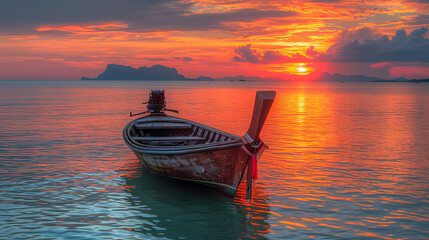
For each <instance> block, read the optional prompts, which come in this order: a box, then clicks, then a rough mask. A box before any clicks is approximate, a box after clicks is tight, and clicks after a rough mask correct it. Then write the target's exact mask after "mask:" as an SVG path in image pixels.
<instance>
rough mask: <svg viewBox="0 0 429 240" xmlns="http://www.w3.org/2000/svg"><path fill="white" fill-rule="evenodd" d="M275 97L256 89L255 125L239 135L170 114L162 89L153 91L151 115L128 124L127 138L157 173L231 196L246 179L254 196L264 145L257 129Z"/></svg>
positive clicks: (150, 168) (248, 191)
mask: <svg viewBox="0 0 429 240" xmlns="http://www.w3.org/2000/svg"><path fill="white" fill-rule="evenodd" d="M274 96H275V92H258V93H257V96H256V99H255V108H254V113H253V117H252V122H251V126H250V128H249V130H248V132H247V133H246V134H245V135H244V136H243V137H240V136H238V135H234V134H231V133H227V132H224V131H221V130H218V129H215V128H211V127H209V126H205V125H203V124H200V123H196V122H193V121H190V120H186V119H182V118H177V117H172V116H168V115H166V114H165V113H163V112H161V110H162V109H164V108H165V102H164V92H163V91H152V93H151V94H150V99H149V104H148V111H149V112H150V115H147V116H144V117H141V118H138V119H136V120H134V121H132V122H130V123H129V124H127V126H125V128H124V131H123V138H124V141H125V143H126V144H127V145H128V146H129V147H130V148H131V150H132V151H133V152H134V153H135V155H136V156H137V157H138V159H139V160H140V161H141V163H142V164H143V166H145V167H146V168H148V169H149V170H151V171H153V172H155V173H158V174H161V175H164V176H167V177H170V178H176V179H181V180H187V181H192V182H196V183H199V184H203V185H207V186H210V187H212V188H215V189H217V190H219V191H220V192H222V193H223V194H225V195H227V196H231V197H233V196H234V195H235V193H236V191H237V188H238V186H239V185H240V183H241V182H243V181H244V179H246V178H247V179H249V180H250V181H247V187H246V188H247V190H246V191H247V193H246V196H248V198H249V199H250V195H251V188H252V179H256V176H257V168H256V163H257V161H258V159H259V157H260V156H261V154H262V152H263V150H264V147H265V145H264V143H263V142H262V141H261V140H260V139H259V132H260V131H261V129H262V126H263V123H264V121H265V118H266V116H267V114H268V111H269V108H270V107H271V104H272V101H273V100H274ZM143 113H145V112H143ZM143 113H139V114H143ZM135 115H138V114H134V115H133V114H132V113H130V116H135ZM247 169H248V170H247Z"/></svg>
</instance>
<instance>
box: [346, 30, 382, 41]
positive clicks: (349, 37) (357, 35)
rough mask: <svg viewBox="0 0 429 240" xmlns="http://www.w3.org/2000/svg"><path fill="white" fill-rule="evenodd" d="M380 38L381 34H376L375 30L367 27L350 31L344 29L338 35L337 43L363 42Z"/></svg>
mask: <svg viewBox="0 0 429 240" xmlns="http://www.w3.org/2000/svg"><path fill="white" fill-rule="evenodd" d="M380 37H382V35H381V34H379V33H377V31H376V30H375V29H372V28H369V27H358V28H354V29H353V28H352V29H346V30H344V31H342V32H340V34H339V35H338V41H339V42H349V41H354V40H357V41H364V40H366V39H377V38H380Z"/></svg>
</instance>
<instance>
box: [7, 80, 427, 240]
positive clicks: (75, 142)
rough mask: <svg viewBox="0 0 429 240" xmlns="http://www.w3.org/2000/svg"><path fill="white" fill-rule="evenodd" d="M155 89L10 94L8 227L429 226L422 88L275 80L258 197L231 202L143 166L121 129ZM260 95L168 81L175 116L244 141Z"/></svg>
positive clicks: (235, 235) (312, 230)
mask: <svg viewBox="0 0 429 240" xmlns="http://www.w3.org/2000/svg"><path fill="white" fill-rule="evenodd" d="M149 88H151V87H146V88H144V89H143V88H142V87H140V88H139V87H121V88H116V87H106V88H101V89H100V88H88V87H70V88H61V89H59V88H42V89H38V90H37V89H36V90H34V89H27V90H26V89H15V88H13V89H11V90H9V91H3V90H0V91H2V94H1V96H0V98H1V99H2V102H6V103H7V104H4V106H2V108H0V114H1V116H7V118H0V126H1V128H0V130H1V132H0V141H1V144H2V146H0V151H1V156H0V163H1V164H2V168H1V170H0V171H1V179H0V180H1V185H0V187H1V189H0V197H1V199H2V200H1V201H0V204H2V205H1V206H2V209H1V210H2V213H0V216H3V215H2V214H5V215H4V216H6V214H7V216H10V215H16V218H15V220H14V221H13V222H12V223H11V222H6V221H3V222H1V221H0V223H1V225H2V226H6V224H8V227H5V228H7V230H8V231H12V232H13V231H14V230H13V229H15V228H17V227H18V228H21V229H22V231H23V232H24V233H23V234H27V235H23V236H24V237H25V236H27V237H30V238H31V231H30V230H29V229H27V230H28V231H27V230H26V228H25V226H26V224H28V223H30V224H35V225H37V226H38V228H39V229H44V228H50V227H52V226H54V225H55V226H56V227H58V228H55V229H57V231H59V232H62V233H64V232H70V231H71V232H73V231H82V232H80V234H82V233H84V234H88V236H93V237H97V236H98V237H99V236H103V232H105V231H113V230H114V232H115V231H116V232H115V233H114V234H116V235H114V237H117V238H127V237H128V238H132V237H136V238H138V237H152V238H168V239H179V238H181V237H185V238H186V239H202V238H204V237H205V236H207V235H208V234H211V235H210V236H219V237H220V236H229V237H230V239H248V238H256V239H264V238H265V239H278V238H291V239H307V238H316V239H318V238H319V239H320V238H338V239H341V238H346V237H348V238H354V239H361V238H366V237H367V238H381V239H399V238H406V237H408V238H410V239H413V238H414V239H418V238H423V236H427V235H428V234H429V233H428V231H427V230H426V227H425V226H426V225H427V222H428V221H429V209H428V207H427V206H428V203H429V198H428V196H429V194H428V183H429V179H428V176H427V171H429V169H428V167H429V166H428V165H427V163H428V161H429V158H428V156H429V154H428V152H429V149H428V146H429V142H428V141H429V140H428V138H427V136H428V134H429V126H428V122H429V119H428V118H427V115H426V114H425V113H426V112H429V105H428V104H427V103H428V102H429V99H428V96H427V94H426V95H425V94H423V93H422V92H419V90H418V89H417V90H416V89H414V88H411V87H409V88H406V87H405V88H404V87H402V88H386V87H385V86H384V87H383V88H381V87H380V88H374V87H373V86H372V85H371V86H370V87H368V86H366V85H356V86H347V85H329V84H325V85H311V84H310V85H309V84H301V85H285V86H277V89H276V90H277V99H276V101H275V103H274V105H273V108H272V112H271V113H270V116H269V118H268V119H267V122H266V125H265V127H264V129H263V132H262V139H263V140H264V141H265V142H266V143H267V144H268V145H269V146H270V150H268V151H266V152H265V153H264V155H263V157H262V158H261V160H260V162H259V167H258V169H259V171H260V174H259V177H260V178H259V179H258V180H257V183H256V186H255V189H254V195H253V200H252V203H251V204H249V203H248V202H247V201H246V199H245V197H244V196H245V191H244V187H243V186H241V188H240V189H239V191H238V194H237V197H236V198H234V199H229V198H225V197H223V196H220V195H218V194H216V193H215V192H212V191H210V190H206V189H205V188H201V187H198V186H194V185H190V184H187V183H181V182H177V181H172V180H169V179H165V178H161V177H159V176H156V175H153V174H151V173H149V172H147V171H145V170H143V169H142V167H141V165H140V163H139V162H138V160H137V159H136V158H135V156H134V155H133V153H132V152H131V151H130V150H129V149H128V148H127V147H126V146H125V145H124V143H123V141H122V139H121V132H122V128H123V127H124V126H125V124H126V123H127V122H128V121H130V119H129V118H128V117H127V115H128V113H129V111H133V112H134V111H136V112H137V111H139V110H144V106H142V105H141V104H140V103H141V102H142V101H143V100H145V97H146V94H147V93H148V92H149ZM271 89H272V88H270V90H271ZM255 92H256V89H254V88H243V89H240V88H216V89H209V88H200V89H167V101H168V107H169V108H172V109H177V110H180V114H179V115H178V116H179V117H184V118H187V119H190V120H193V121H196V122H201V123H204V124H207V125H209V126H213V127H216V128H219V129H222V130H225V131H229V132H232V133H235V134H239V135H242V134H243V133H244V132H245V131H246V130H247V127H248V124H249V122H250V117H251V114H252V107H253V101H254V99H253V98H254V95H255ZM18 94H20V95H23V96H28V98H16V97H15V95H18ZM5 119H6V120H5ZM3 206H4V207H3ZM3 210H4V211H3ZM42 213H43V214H42ZM28 216H32V217H28ZM94 229H95V230H94ZM44 234H48V233H44ZM91 234H92V235H91ZM97 234H100V235H97Z"/></svg>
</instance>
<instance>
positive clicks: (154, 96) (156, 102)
mask: <svg viewBox="0 0 429 240" xmlns="http://www.w3.org/2000/svg"><path fill="white" fill-rule="evenodd" d="M165 107H166V102H165V96H164V90H152V92H151V93H150V94H149V101H148V102H147V111H148V112H150V113H160V112H161V111H162V110H164V108H165Z"/></svg>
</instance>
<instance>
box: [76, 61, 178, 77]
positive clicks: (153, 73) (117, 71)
mask: <svg viewBox="0 0 429 240" xmlns="http://www.w3.org/2000/svg"><path fill="white" fill-rule="evenodd" d="M81 80H186V78H185V76H183V75H180V74H178V73H177V70H176V69H175V68H169V67H165V66H162V65H154V66H152V67H139V68H137V69H136V68H133V67H130V66H124V65H118V64H109V65H107V67H106V70H104V72H103V73H102V74H100V75H98V77H96V78H87V77H82V79H81Z"/></svg>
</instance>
